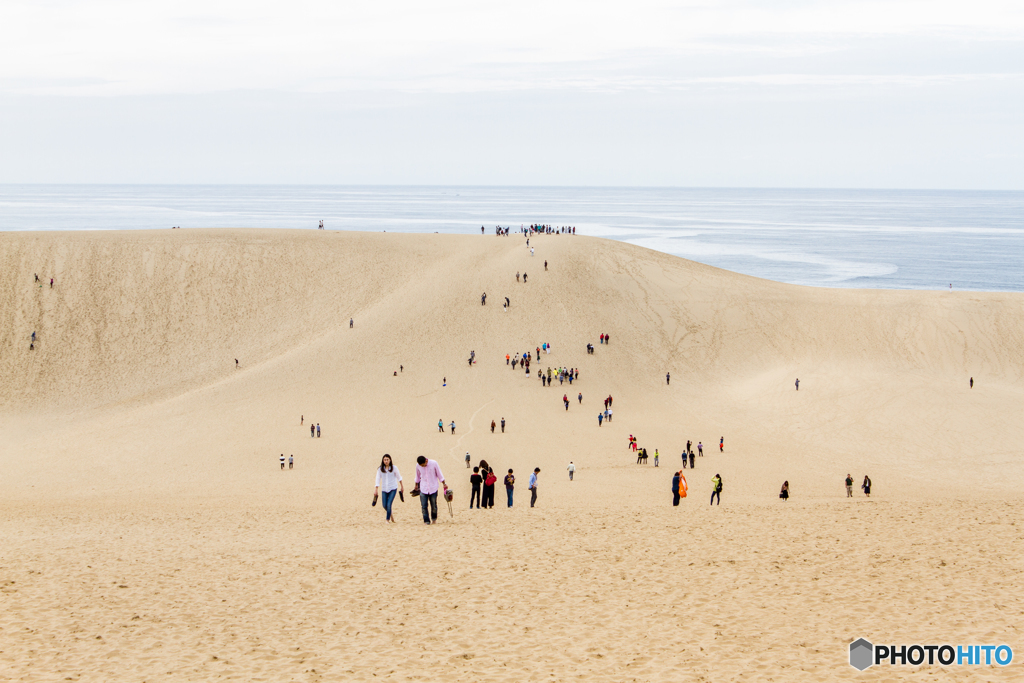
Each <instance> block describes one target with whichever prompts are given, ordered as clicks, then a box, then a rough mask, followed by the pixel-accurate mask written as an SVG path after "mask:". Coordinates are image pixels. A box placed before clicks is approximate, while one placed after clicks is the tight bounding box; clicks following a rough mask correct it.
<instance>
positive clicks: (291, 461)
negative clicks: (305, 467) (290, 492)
mask: <svg viewBox="0 0 1024 683" xmlns="http://www.w3.org/2000/svg"><path fill="white" fill-rule="evenodd" d="M294 467H295V456H294V455H289V456H288V469H293V468H294Z"/></svg>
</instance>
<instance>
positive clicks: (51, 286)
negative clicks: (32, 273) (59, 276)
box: [50, 277, 53, 289]
mask: <svg viewBox="0 0 1024 683" xmlns="http://www.w3.org/2000/svg"><path fill="white" fill-rule="evenodd" d="M50 289H53V278H52V277H51V278H50Z"/></svg>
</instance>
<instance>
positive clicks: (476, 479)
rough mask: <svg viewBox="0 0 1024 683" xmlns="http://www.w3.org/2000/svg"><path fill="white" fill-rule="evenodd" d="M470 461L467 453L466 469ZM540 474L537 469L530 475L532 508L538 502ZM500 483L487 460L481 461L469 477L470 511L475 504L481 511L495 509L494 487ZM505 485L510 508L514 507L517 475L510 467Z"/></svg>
mask: <svg viewBox="0 0 1024 683" xmlns="http://www.w3.org/2000/svg"><path fill="white" fill-rule="evenodd" d="M469 464H470V459H469V453H466V467H469ZM539 474H540V468H539V467H535V468H534V469H533V473H532V474H531V475H530V484H529V491H530V507H533V506H534V504H536V502H537V478H538V475H539ZM497 483H498V475H497V473H496V472H495V471H494V469H493V468H492V467H491V466H490V465H488V464H487V461H486V460H481V461H480V464H479V465H477V466H476V467H474V468H473V474H471V475H469V485H470V489H471V490H470V494H469V509H470V510H472V509H473V503H474V502H475V503H476V509H477V510H479V509H480V508H481V507H483V508H484V509H490V508H493V507H494V487H495V485H496V484H497ZM503 483H504V484H505V497H506V498H507V499H508V506H509V507H512V503H513V500H514V498H515V489H516V477H515V473H514V472H513V471H512V468H511V467H510V468H509V470H508V473H507V474H506V475H505V478H504V481H503Z"/></svg>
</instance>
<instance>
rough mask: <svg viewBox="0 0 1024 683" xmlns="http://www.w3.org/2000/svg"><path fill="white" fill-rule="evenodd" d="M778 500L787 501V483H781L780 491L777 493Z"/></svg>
mask: <svg viewBox="0 0 1024 683" xmlns="http://www.w3.org/2000/svg"><path fill="white" fill-rule="evenodd" d="M779 498H781V499H782V500H785V501H787V502H788V501H789V482H788V481H784V482H782V490H781V491H779Z"/></svg>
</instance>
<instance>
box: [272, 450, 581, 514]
mask: <svg viewBox="0 0 1024 683" xmlns="http://www.w3.org/2000/svg"><path fill="white" fill-rule="evenodd" d="M466 456H467V458H468V457H469V453H466ZM281 457H282V466H283V462H284V461H283V457H284V456H281ZM466 462H467V463H468V462H469V460H467V461H466ZM375 474H376V478H375V480H374V488H373V503H372V505H374V506H376V505H377V502H378V500H379V501H380V503H381V506H382V507H383V508H384V521H385V522H388V523H394V522H395V521H396V520H395V512H394V503H395V498H396V497H398V498H399V499H400V500H401V501H402V502H405V484H404V483H403V481H402V473H401V472H399V470H398V466H397V465H395V463H394V460H393V459H392V458H391V455H390V454H388V453H385V454H384V457H382V458H381V460H380V465H379V466H378V467H377V471H376V473H375ZM539 476H540V468H539V467H535V468H534V469H533V473H532V474H531V475H530V483H529V490H530V507H534V505H535V504H536V503H537V480H538V477H539ZM570 476H571V475H570ZM469 483H470V487H471V493H470V498H469V508H470V509H471V510H472V509H473V504H474V503H475V504H476V508H477V509H478V510H479V509H480V508H485V509H486V508H493V507H494V487H495V485H496V484H497V483H498V475H497V474H496V473H495V471H494V469H493V468H492V467H491V466H490V465H489V464H487V461H486V460H481V461H480V464H479V465H477V466H476V467H474V468H473V474H472V475H470V477H469ZM504 484H505V495H506V497H507V499H508V507H512V504H513V499H514V494H515V487H516V478H515V474H514V473H513V471H512V469H511V468H509V470H508V474H506V475H505V479H504ZM442 492H443V495H444V499H445V500H446V501H447V502H449V503H451V501H452V499H453V498H454V495H453V493H452V490H451V489H450V488H448V484H447V483H446V482H445V479H444V474H443V473H442V472H441V466H440V465H439V464H438V463H437V461H436V460H431V459H429V458H427V457H425V456H422V455H421V456H419V457H418V458H416V483H415V486H414V487H413V490H412V492H411V495H412V496H413V497H418V498H419V499H420V510H421V512H422V513H423V523H424V524H437V497H438V494H439V493H442Z"/></svg>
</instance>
